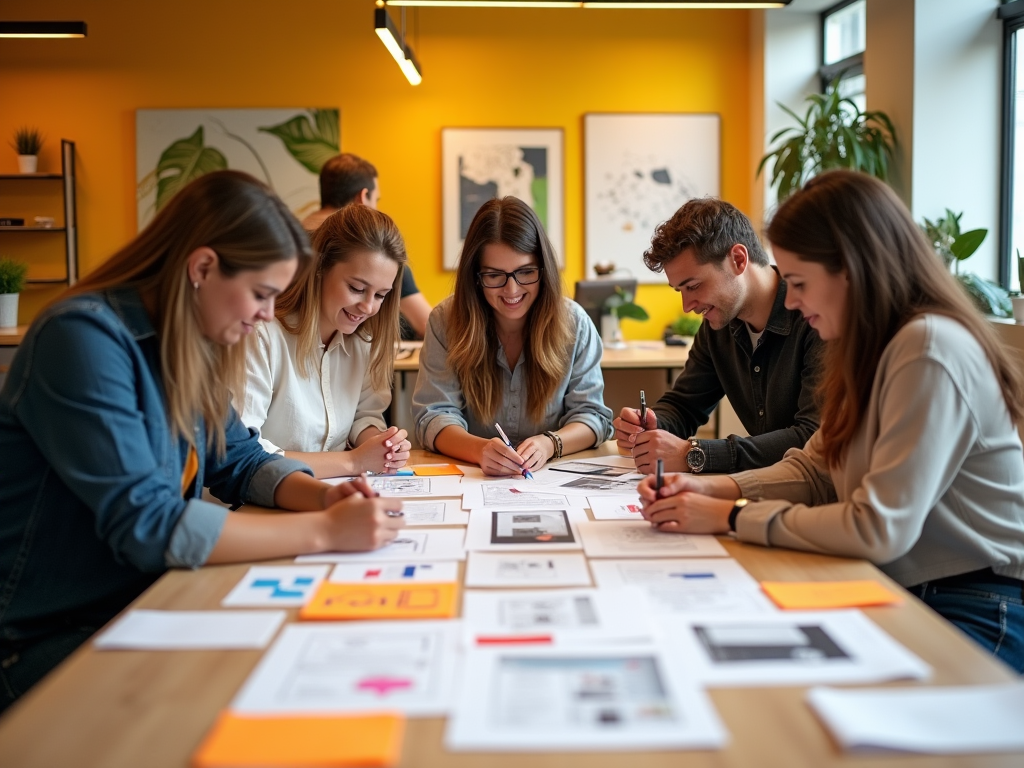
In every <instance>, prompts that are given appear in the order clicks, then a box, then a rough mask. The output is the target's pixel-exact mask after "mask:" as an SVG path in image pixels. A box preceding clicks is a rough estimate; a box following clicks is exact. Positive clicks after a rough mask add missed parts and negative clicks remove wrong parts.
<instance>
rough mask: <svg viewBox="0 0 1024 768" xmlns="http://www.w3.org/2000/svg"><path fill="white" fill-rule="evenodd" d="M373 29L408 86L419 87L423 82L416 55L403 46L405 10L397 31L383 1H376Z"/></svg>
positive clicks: (406, 46) (410, 49)
mask: <svg viewBox="0 0 1024 768" xmlns="http://www.w3.org/2000/svg"><path fill="white" fill-rule="evenodd" d="M373 28H374V31H375V32H376V33H377V37H379V38H380V39H381V42H382V43H384V47H385V48H387V49H388V53H390V54H391V55H392V57H394V59H395V61H397V62H398V66H399V68H400V69H401V70H402V74H403V75H405V78H406V80H408V81H409V83H410V85H419V84H420V83H421V82H423V72H422V71H421V70H420V65H419V62H418V61H416V55H415V54H414V53H413V52H412V48H410V47H409V46H408V45H406V44H405V9H404V8H403V9H402V29H401V31H399V29H398V28H397V27H395V22H393V21H392V20H391V16H389V15H388V9H387V8H386V7H385V5H384V2H383V0H377V8H376V9H375V10H374V13H373Z"/></svg>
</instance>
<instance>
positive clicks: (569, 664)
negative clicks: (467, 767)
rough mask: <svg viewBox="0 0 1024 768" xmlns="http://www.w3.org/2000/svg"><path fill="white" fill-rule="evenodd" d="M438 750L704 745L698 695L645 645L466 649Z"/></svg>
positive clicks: (715, 726)
mask: <svg viewBox="0 0 1024 768" xmlns="http://www.w3.org/2000/svg"><path fill="white" fill-rule="evenodd" d="M464 666H465V674H464V675H463V678H462V685H461V687H460V691H459V694H458V698H457V704H456V707H455V712H454V714H453V716H452V717H451V718H449V720H448V729H447V732H446V733H445V746H446V747H447V748H448V749H451V750H454V751H502V752H539V751H545V752H546V751H553V750H572V751H587V752H606V751H609V750H620V749H621V750H627V749H628V750H641V749H650V750H655V749H658V750H661V749H713V748H717V747H719V746H721V745H722V744H723V743H724V742H725V739H726V733H725V729H724V728H723V727H722V725H721V723H720V722H719V719H718V716H717V714H716V713H715V711H714V709H713V707H712V705H711V702H710V700H709V699H708V697H707V695H706V694H705V693H704V692H703V691H701V690H700V689H699V688H697V687H696V686H694V685H692V684H690V683H689V682H688V681H687V679H686V674H685V667H684V666H683V665H682V663H681V661H680V658H679V657H678V656H676V655H675V654H671V653H665V652H662V651H661V650H660V649H659V648H657V647H656V646H653V645H635V646H634V645H616V646H610V647H603V648H586V649H582V648H576V649H571V650H570V649H559V648H550V649H541V648H515V649H512V648H486V649H485V648H473V649H471V650H469V651H468V652H467V654H466V660H465V664H464Z"/></svg>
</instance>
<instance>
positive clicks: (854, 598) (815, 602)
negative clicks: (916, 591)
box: [761, 581, 903, 610]
mask: <svg viewBox="0 0 1024 768" xmlns="http://www.w3.org/2000/svg"><path fill="white" fill-rule="evenodd" d="M761 589H763V590H764V591H765V593H766V594H767V595H768V597H770V598H771V599H772V600H773V601H775V604H776V605H777V606H779V608H786V609H788V610H814V609H819V608H857V607H860V606H868V605H896V604H899V603H902V602H903V599H902V598H901V597H900V596H899V595H897V594H896V593H895V592H892V591H891V590H889V589H886V588H885V587H884V586H882V584H880V583H879V582H877V581H762V582H761Z"/></svg>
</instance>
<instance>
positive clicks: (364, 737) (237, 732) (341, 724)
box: [192, 712, 405, 768]
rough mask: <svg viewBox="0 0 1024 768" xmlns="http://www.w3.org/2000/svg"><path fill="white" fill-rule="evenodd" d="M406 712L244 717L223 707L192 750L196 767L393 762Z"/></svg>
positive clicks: (306, 767)
mask: <svg viewBox="0 0 1024 768" xmlns="http://www.w3.org/2000/svg"><path fill="white" fill-rule="evenodd" d="M404 730H405V718H404V717H403V716H402V715H397V714H395V715H391V714H388V715H352V716H339V717H242V716H239V715H236V714H233V713H231V712H222V713H221V715H220V717H218V718H217V722H216V723H214V726H213V728H212V729H211V730H210V732H209V733H208V734H206V738H205V739H203V743H202V744H201V745H200V746H199V749H197V750H196V752H195V754H194V755H192V765H193V768H238V767H239V766H249V767H250V768H327V767H328V766H364V765H365V766H385V767H386V766H392V765H396V764H397V763H398V761H399V759H400V758H401V756H402V734H403V732H404Z"/></svg>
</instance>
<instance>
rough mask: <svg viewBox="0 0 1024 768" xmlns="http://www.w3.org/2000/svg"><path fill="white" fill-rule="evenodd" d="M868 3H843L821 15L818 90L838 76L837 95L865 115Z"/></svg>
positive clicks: (850, 0)
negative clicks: (841, 77)
mask: <svg viewBox="0 0 1024 768" xmlns="http://www.w3.org/2000/svg"><path fill="white" fill-rule="evenodd" d="M866 39H867V0H845V2H842V3H839V4H837V5H834V6H832V7H831V8H829V9H828V10H827V11H825V12H824V13H822V14H821V69H820V70H819V73H820V75H821V89H822V90H825V87H826V86H827V85H828V84H829V83H830V82H832V80H833V79H835V77H836V76H837V75H842V76H843V79H842V80H840V81H839V92H840V93H841V94H842V95H843V96H845V97H846V98H848V99H850V100H851V101H853V103H854V104H856V105H857V107H858V108H859V109H860V110H861V111H864V110H865V109H866V108H867V102H866V97H865V91H866V81H865V79H864V48H865V47H866Z"/></svg>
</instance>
